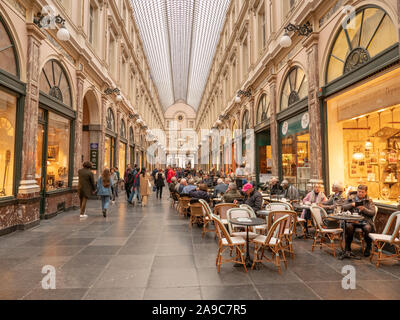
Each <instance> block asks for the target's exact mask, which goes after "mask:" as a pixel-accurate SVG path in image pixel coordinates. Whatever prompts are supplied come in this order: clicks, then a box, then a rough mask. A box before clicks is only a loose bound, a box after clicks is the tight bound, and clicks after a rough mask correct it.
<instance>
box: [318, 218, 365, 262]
mask: <svg viewBox="0 0 400 320" xmlns="http://www.w3.org/2000/svg"><path fill="white" fill-rule="evenodd" d="M326 219H328V220H329V219H333V220H337V221H343V239H344V243H345V245H346V223H347V222H358V221H363V220H364V217H363V216H360V215H337V214H336V215H331V216H328V217H327V218H326ZM338 259H339V260H343V259H355V260H361V257H358V256H356V255H354V254H353V253H352V252H350V254H347V253H346V250H343V251H342V252H341V254H340V255H339V257H338Z"/></svg>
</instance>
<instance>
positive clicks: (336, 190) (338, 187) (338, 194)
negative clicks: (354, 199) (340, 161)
mask: <svg viewBox="0 0 400 320" xmlns="http://www.w3.org/2000/svg"><path fill="white" fill-rule="evenodd" d="M332 192H333V193H332V194H331V195H330V196H329V198H328V200H327V201H323V202H321V203H320V204H319V206H320V207H321V208H324V209H325V210H326V212H327V213H332V212H333V211H334V210H335V208H336V206H337V204H343V202H344V198H343V185H342V184H340V183H334V184H333V185H332Z"/></svg>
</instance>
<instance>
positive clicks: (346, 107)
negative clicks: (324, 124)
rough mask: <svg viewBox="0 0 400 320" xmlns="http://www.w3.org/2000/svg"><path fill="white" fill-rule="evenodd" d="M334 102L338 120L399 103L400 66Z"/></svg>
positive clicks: (337, 98) (333, 100) (335, 99)
mask: <svg viewBox="0 0 400 320" xmlns="http://www.w3.org/2000/svg"><path fill="white" fill-rule="evenodd" d="M332 102H336V104H337V110H338V121H343V120H348V119H352V118H355V117H358V116H360V115H363V114H367V113H371V112H374V111H377V110H380V109H384V108H387V107H391V106H394V105H397V104H399V103H400V68H398V69H396V70H394V71H392V72H389V73H388V74H385V75H383V76H381V77H379V78H377V79H374V80H371V81H370V82H368V83H366V84H364V85H362V86H360V87H358V88H356V89H353V90H351V91H349V92H346V93H344V94H342V95H340V96H338V97H336V98H334V99H332ZM330 103H331V102H330Z"/></svg>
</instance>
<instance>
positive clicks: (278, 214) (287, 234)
mask: <svg viewBox="0 0 400 320" xmlns="http://www.w3.org/2000/svg"><path fill="white" fill-rule="evenodd" d="M285 215H289V224H288V225H287V228H286V229H285V231H284V236H283V239H282V247H283V249H284V250H285V251H287V252H289V254H290V256H291V258H292V259H294V250H293V235H295V233H296V225H297V213H296V212H295V211H271V212H270V214H269V215H268V224H267V226H268V230H269V229H270V228H271V227H272V226H273V224H274V223H275V221H277V220H278V219H280V218H282V217H283V216H285Z"/></svg>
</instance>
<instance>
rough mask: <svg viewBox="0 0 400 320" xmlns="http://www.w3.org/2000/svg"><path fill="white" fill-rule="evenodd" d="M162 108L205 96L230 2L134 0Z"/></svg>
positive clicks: (193, 103) (197, 101)
mask: <svg viewBox="0 0 400 320" xmlns="http://www.w3.org/2000/svg"><path fill="white" fill-rule="evenodd" d="M131 2H132V6H133V10H134V14H135V19H136V23H137V24H138V27H139V30H140V35H141V38H142V41H143V44H144V47H145V51H146V55H147V58H148V61H149V66H150V69H151V74H152V78H153V81H154V82H155V84H156V86H157V88H158V92H159V95H160V100H161V103H162V105H163V107H164V108H167V107H169V106H170V105H172V104H174V102H176V101H178V100H183V101H185V102H186V103H187V104H189V105H191V106H192V107H194V108H195V109H197V108H198V106H199V104H200V100H201V97H202V94H203V90H204V87H205V85H206V82H207V77H208V74H209V71H210V67H211V63H212V60H213V57H214V54H215V50H216V47H217V44H218V39H219V35H220V32H221V29H222V26H223V23H224V20H225V15H226V11H227V9H228V6H229V3H230V0H131Z"/></svg>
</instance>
